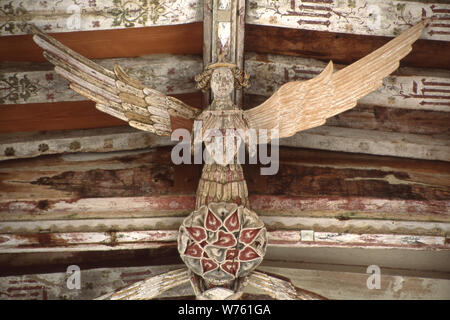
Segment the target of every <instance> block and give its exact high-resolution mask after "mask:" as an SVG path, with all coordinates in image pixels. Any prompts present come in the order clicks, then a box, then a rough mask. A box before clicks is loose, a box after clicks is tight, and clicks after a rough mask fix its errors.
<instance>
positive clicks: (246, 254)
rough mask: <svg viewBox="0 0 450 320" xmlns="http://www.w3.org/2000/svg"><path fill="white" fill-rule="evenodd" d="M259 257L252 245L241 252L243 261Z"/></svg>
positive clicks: (240, 257)
mask: <svg viewBox="0 0 450 320" xmlns="http://www.w3.org/2000/svg"><path fill="white" fill-rule="evenodd" d="M256 258H259V254H258V253H257V252H256V251H255V250H253V249H252V248H250V247H245V248H244V249H242V250H241V252H239V259H240V260H242V261H248V260H253V259H256Z"/></svg>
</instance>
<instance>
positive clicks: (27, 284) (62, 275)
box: [0, 265, 193, 300]
mask: <svg viewBox="0 0 450 320" xmlns="http://www.w3.org/2000/svg"><path fill="white" fill-rule="evenodd" d="M180 267H182V266H181V265H166V266H145V267H128V268H99V269H81V270H80V271H81V274H80V275H81V287H80V289H78V290H74V289H69V288H68V286H67V280H68V279H69V277H70V276H71V275H72V273H66V272H65V271H66V270H61V271H60V272H52V273H42V274H39V273H36V274H28V275H20V276H6V277H1V278H0V288H1V289H0V299H1V300H6V299H8V300H11V299H14V300H19V299H24V300H31V299H37V300H55V299H58V300H67V299H71V300H72V299H74V300H78V299H83V300H87V299H95V298H98V297H99V296H101V295H104V294H106V293H111V292H114V291H115V290H118V289H121V288H124V287H126V286H128V285H130V284H132V283H135V282H138V281H142V280H144V279H146V278H149V277H151V276H156V275H158V274H162V273H165V272H168V271H171V270H175V269H178V268H180ZM187 289H190V285H189V286H187ZM188 292H189V293H190V294H193V293H192V292H190V291H188ZM175 293H177V292H175ZM179 293H180V292H179ZM163 296H164V295H163ZM165 296H169V297H173V296H174V292H172V294H170V293H169V295H165Z"/></svg>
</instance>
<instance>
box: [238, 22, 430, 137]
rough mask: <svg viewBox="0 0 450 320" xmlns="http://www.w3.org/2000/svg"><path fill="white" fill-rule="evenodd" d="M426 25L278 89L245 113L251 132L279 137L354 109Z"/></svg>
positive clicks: (379, 81) (373, 88) (378, 84)
mask: <svg viewBox="0 0 450 320" xmlns="http://www.w3.org/2000/svg"><path fill="white" fill-rule="evenodd" d="M426 23H427V21H422V22H420V23H418V24H417V25H415V26H414V27H412V28H410V29H408V30H407V31H405V32H403V33H402V34H401V35H399V36H398V37H396V38H395V39H393V40H391V41H389V42H388V43H387V44H385V45H384V46H382V47H381V48H379V49H377V50H376V51H374V52H372V53H371V54H369V55H367V56H365V57H364V58H362V59H360V60H358V61H356V62H355V63H353V64H351V65H349V66H347V67H346V68H344V69H341V70H339V71H337V72H335V73H332V72H333V66H332V63H331V62H330V63H329V64H328V66H327V67H326V68H325V69H324V70H323V71H322V73H321V74H319V75H318V76H317V77H315V78H313V79H311V80H307V81H293V82H288V83H286V84H284V85H283V86H281V87H280V88H279V89H278V91H276V92H275V93H274V94H273V95H272V96H271V97H270V98H269V99H267V100H266V101H265V102H263V103H262V104H260V105H259V106H257V107H255V108H252V109H249V110H246V111H244V116H245V117H246V119H247V122H248V125H249V127H250V128H253V129H267V130H270V129H275V128H278V129H279V137H280V138H283V137H289V136H292V135H294V134H295V133H296V132H298V131H302V130H306V129H309V128H313V127H317V126H320V125H322V124H324V123H325V122H326V119H327V118H330V117H332V116H334V115H336V114H338V113H341V112H344V111H346V110H348V109H351V108H353V107H355V106H356V103H357V101H358V99H360V98H362V97H363V96H365V95H366V94H368V93H370V92H372V91H374V90H376V89H378V88H379V87H381V86H382V84H383V78H384V77H386V76H388V75H389V74H390V73H392V72H393V71H394V70H396V69H397V68H398V66H399V61H400V59H402V58H403V57H404V56H406V55H407V54H408V53H409V52H410V51H411V49H412V48H411V45H412V43H413V42H414V41H416V40H417V39H418V38H419V37H420V35H421V33H422V31H423V28H424V27H425V25H426Z"/></svg>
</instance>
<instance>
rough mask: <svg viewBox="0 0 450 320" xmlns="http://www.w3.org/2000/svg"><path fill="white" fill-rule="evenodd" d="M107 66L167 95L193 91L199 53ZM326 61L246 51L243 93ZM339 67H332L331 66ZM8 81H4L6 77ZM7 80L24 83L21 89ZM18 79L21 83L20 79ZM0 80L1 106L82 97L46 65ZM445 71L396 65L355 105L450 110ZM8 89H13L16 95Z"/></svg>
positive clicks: (302, 75) (304, 73)
mask: <svg viewBox="0 0 450 320" xmlns="http://www.w3.org/2000/svg"><path fill="white" fill-rule="evenodd" d="M96 62H98V63H100V64H101V65H102V66H105V67H107V68H109V69H112V68H113V66H114V64H115V63H118V64H120V65H121V66H123V67H124V68H125V70H126V71H127V72H129V74H130V75H131V76H133V77H135V78H138V79H139V80H141V81H142V82H143V83H144V84H145V85H147V86H149V87H152V88H154V89H156V90H159V91H162V92H164V93H167V94H180V93H191V92H197V90H196V89H195V84H194V77H195V75H196V74H199V73H201V71H202V61H201V58H200V57H198V56H189V55H187V56H184V55H158V54H156V55H149V56H145V57H140V58H122V59H106V60H98V61H96ZM325 66H326V64H325V63H323V62H321V61H318V60H314V59H305V58H300V57H290V56H279V55H261V54H256V53H247V54H246V60H245V70H246V72H247V73H248V74H249V75H250V76H251V78H250V79H251V84H252V85H251V87H250V88H249V89H246V90H245V92H246V93H247V94H256V95H263V96H270V95H271V94H272V93H273V92H274V91H275V90H277V89H278V88H279V87H280V86H281V85H282V84H284V83H286V82H288V81H299V80H307V79H311V78H313V77H314V76H316V75H317V74H319V73H320V72H321V71H322V70H323V68H324V67H325ZM343 67H344V66H342V65H334V68H335V69H336V70H339V69H342V68H343ZM8 79H9V80H8ZM12 79H16V80H17V83H19V81H22V82H24V81H26V83H27V86H26V87H25V89H23V88H22V87H19V85H18V84H17V85H13V84H12V83H15V82H13V81H12ZM22 82H21V83H22ZM0 84H1V86H2V87H3V88H5V89H8V90H6V91H5V90H4V91H3V92H4V93H3V94H2V95H1V96H0V102H2V104H24V103H44V102H58V101H78V100H85V98H84V97H82V96H80V95H78V94H76V93H75V92H73V91H72V90H71V89H69V88H68V87H67V85H66V81H65V80H63V79H61V78H60V77H58V76H56V74H55V73H54V72H53V71H52V67H51V66H50V65H49V64H42V65H30V64H23V63H17V64H14V63H3V64H0ZM449 88H450V72H449V71H446V70H429V69H418V68H416V69H411V68H400V69H399V70H398V71H397V72H396V73H395V74H393V75H391V76H389V77H387V78H386V79H385V81H384V86H383V87H381V88H380V89H378V90H377V91H375V92H373V93H371V94H369V95H367V96H366V97H364V98H362V99H360V101H359V102H360V103H363V104H372V105H378V106H384V107H393V108H405V109H418V110H433V111H447V112H449V111H450V89H449ZM13 93H18V96H17V97H16V96H15V95H13Z"/></svg>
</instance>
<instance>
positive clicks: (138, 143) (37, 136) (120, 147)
mask: <svg viewBox="0 0 450 320" xmlns="http://www.w3.org/2000/svg"><path fill="white" fill-rule="evenodd" d="M174 143H175V142H172V141H171V140H170V137H161V136H157V135H155V134H151V133H149V132H143V131H140V130H137V129H134V128H131V127H128V126H127V127H122V126H121V127H115V128H114V127H113V128H101V129H90V130H67V131H49V132H30V133H27V132H21V133H7V134H2V135H0V146H1V147H0V150H2V151H3V153H2V155H1V156H0V160H7V159H11V157H14V158H30V157H36V156H40V155H44V154H55V153H58V154H60V153H75V152H112V151H124V150H137V149H144V148H148V147H157V146H168V145H173V144H174ZM7 148H12V149H8V150H13V151H14V155H10V156H8V155H6V154H7V153H8V152H7ZM5 152H6V154H5ZM10 152H12V151H10Z"/></svg>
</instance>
